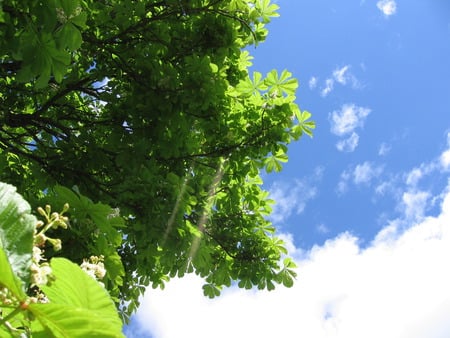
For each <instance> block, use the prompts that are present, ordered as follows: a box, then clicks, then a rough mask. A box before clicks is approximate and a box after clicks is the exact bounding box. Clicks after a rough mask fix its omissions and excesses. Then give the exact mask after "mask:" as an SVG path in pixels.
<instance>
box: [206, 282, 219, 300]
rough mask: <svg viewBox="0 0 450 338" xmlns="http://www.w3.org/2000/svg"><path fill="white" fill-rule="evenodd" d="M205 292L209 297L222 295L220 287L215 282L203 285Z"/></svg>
mask: <svg viewBox="0 0 450 338" xmlns="http://www.w3.org/2000/svg"><path fill="white" fill-rule="evenodd" d="M203 294H204V295H205V296H207V297H208V298H214V297H217V296H220V289H219V288H218V287H217V286H215V285H213V284H205V285H203Z"/></svg>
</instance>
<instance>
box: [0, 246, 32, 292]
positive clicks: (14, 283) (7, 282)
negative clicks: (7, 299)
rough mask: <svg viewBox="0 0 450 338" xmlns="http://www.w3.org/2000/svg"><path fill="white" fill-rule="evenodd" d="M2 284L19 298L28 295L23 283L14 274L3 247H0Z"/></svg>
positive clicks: (0, 281)
mask: <svg viewBox="0 0 450 338" xmlns="http://www.w3.org/2000/svg"><path fill="white" fill-rule="evenodd" d="M0 285H1V286H4V287H6V288H7V289H8V290H9V291H11V293H12V294H13V295H14V297H16V298H18V299H24V298H25V297H26V294H25V292H24V291H23V289H22V283H21V282H20V281H19V280H18V279H17V277H16V276H15V275H14V272H13V270H12V268H11V265H10V264H9V261H8V258H7V257H6V254H5V252H4V251H3V249H2V248H0Z"/></svg>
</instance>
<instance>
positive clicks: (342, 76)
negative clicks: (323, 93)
mask: <svg viewBox="0 0 450 338" xmlns="http://www.w3.org/2000/svg"><path fill="white" fill-rule="evenodd" d="M349 68H350V66H349V65H346V66H344V67H342V68H337V69H335V70H334V71H333V78H334V79H335V80H336V81H337V82H339V83H340V84H342V85H345V84H346V83H347V81H348V79H349V77H348V74H347V73H348V72H347V71H348V70H349Z"/></svg>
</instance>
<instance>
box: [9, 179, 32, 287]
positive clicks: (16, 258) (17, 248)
mask: <svg viewBox="0 0 450 338" xmlns="http://www.w3.org/2000/svg"><path fill="white" fill-rule="evenodd" d="M36 223H37V220H36V217H34V216H33V215H31V208H30V205H29V204H28V203H27V202H26V201H25V200H24V199H23V198H22V196H20V195H19V194H18V193H16V188H15V187H13V186H12V185H9V184H6V183H3V182H0V247H2V248H3V250H4V251H5V254H6V256H7V257H8V261H9V262H10V264H11V267H12V269H13V271H14V274H15V275H16V276H17V277H18V278H19V279H20V280H21V281H22V283H23V285H27V284H28V283H29V278H30V266H31V257H32V250H33V233H34V229H35V226H36Z"/></svg>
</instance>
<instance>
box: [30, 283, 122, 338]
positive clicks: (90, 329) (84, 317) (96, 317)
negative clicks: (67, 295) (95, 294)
mask: <svg viewBox="0 0 450 338" xmlns="http://www.w3.org/2000/svg"><path fill="white" fill-rule="evenodd" d="M78 288H79V289H83V288H84V286H79V287H78ZM29 310H30V311H31V313H33V315H34V316H35V317H36V319H37V320H39V321H40V322H41V324H42V325H43V326H44V327H45V328H46V329H48V330H49V331H50V332H51V333H52V335H53V336H54V337H56V338H86V337H92V338H117V337H124V335H123V334H122V333H121V329H120V328H119V329H118V328H117V326H115V325H112V323H111V322H110V321H109V320H110V318H108V317H104V316H103V315H102V314H100V313H98V312H96V311H91V310H87V309H84V308H79V307H74V306H71V305H65V304H55V303H47V304H31V305H30V306H29Z"/></svg>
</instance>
